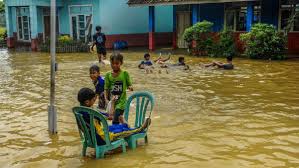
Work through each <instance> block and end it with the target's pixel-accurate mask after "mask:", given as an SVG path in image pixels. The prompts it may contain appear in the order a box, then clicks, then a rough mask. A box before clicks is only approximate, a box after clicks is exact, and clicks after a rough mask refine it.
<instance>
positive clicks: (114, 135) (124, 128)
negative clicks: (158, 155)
mask: <svg viewBox="0 0 299 168" xmlns="http://www.w3.org/2000/svg"><path fill="white" fill-rule="evenodd" d="M78 101H79V102H80V105H81V106H85V107H90V108H92V106H93V105H94V103H95V101H96V94H95V92H94V91H93V90H91V89H89V88H82V89H80V91H79V93H78ZM80 113H81V114H82V115H83V119H84V121H85V122H86V123H90V117H89V114H88V113H87V112H84V111H82V112H80ZM100 114H101V113H100ZM150 123H151V119H150V118H146V119H145V122H144V123H143V124H142V126H141V127H138V128H134V129H132V128H129V127H128V125H127V124H118V125H111V126H109V137H110V140H111V141H114V140H116V139H118V138H125V137H128V136H130V135H132V134H136V133H140V132H143V131H144V130H145V129H147V128H148V126H149V125H150ZM94 124H95V125H94V126H95V128H96V132H97V134H96V138H97V143H98V145H104V144H105V141H104V139H105V138H104V130H103V127H102V125H101V123H100V119H99V118H96V117H95V121H94Z"/></svg>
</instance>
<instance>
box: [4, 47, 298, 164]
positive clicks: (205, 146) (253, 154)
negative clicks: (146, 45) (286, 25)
mask: <svg viewBox="0 0 299 168" xmlns="http://www.w3.org/2000/svg"><path fill="white" fill-rule="evenodd" d="M124 55H125V64H124V68H125V69H126V70H128V71H129V72H130V73H131V76H132V77H133V82H134V87H135V90H148V91H151V92H153V93H154V94H155V96H156V101H157V105H156V108H155V111H154V113H153V124H152V126H151V128H150V137H149V138H150V139H149V141H150V143H149V145H147V146H143V145H142V146H141V147H139V148H138V149H137V150H136V151H130V150H129V151H128V153H127V154H125V155H122V154H120V153H118V152H115V153H114V154H112V155H108V156H107V157H106V158H105V159H103V160H94V159H93V157H92V156H90V157H86V158H83V157H81V156H80V152H81V144H80V141H79V135H78V132H77V127H76V124H75V121H74V117H73V114H72V113H71V108H72V107H73V106H75V105H77V102H76V94H77V92H78V90H79V89H80V88H81V87H90V88H92V87H93V85H92V83H91V82H90V79H89V74H88V68H89V66H90V65H92V64H94V63H96V60H97V59H96V56H95V55H90V54H61V55H58V58H57V61H58V63H59V71H58V73H57V96H56V98H57V102H56V104H57V107H58V131H59V134H58V136H50V137H49V134H48V132H47V124H48V123H47V105H48V99H49V86H50V85H49V76H50V59H49V54H47V53H27V52H21V53H14V52H12V53H8V52H7V51H0V65H1V66H0V84H1V85H0V86H1V87H0V100H1V101H0V148H1V150H0V165H1V166H3V167H12V166H13V167H45V166H46V167H58V166H59V167H91V166H97V167H100V166H103V167H106V166H107V167H108V166H109V167H173V166H176V167H191V166H195V167H199V166H201V167H230V168H231V167H298V166H299V157H298V156H299V152H298V151H299V133H298V132H299V122H298V119H299V114H298V110H299V105H298V100H299V91H298V80H299V68H298V67H299V66H298V65H299V62H298V61H296V60H293V61H284V62H269V61H256V60H246V59H236V60H235V64H236V65H237V68H236V70H234V71H222V70H212V69H202V68H201V67H199V66H198V64H199V63H200V62H208V61H211V60H208V59H207V58H195V57H186V59H185V60H186V62H187V63H188V64H190V65H191V71H190V72H186V71H182V70H178V69H171V70H170V71H169V74H166V73H164V72H163V71H162V73H161V74H159V73H157V72H154V73H153V74H145V73H144V72H140V71H139V70H137V69H136V66H137V64H138V62H139V60H140V59H141V58H142V57H143V53H142V52H125V53H124ZM153 56H154V57H157V56H158V55H155V54H154V55H153ZM176 59H177V56H174V57H173V58H172V60H173V62H175V61H176ZM102 70H103V71H104V72H106V71H108V70H109V67H106V68H103V69H102ZM104 72H103V73H104ZM89 155H93V151H92V150H89Z"/></svg>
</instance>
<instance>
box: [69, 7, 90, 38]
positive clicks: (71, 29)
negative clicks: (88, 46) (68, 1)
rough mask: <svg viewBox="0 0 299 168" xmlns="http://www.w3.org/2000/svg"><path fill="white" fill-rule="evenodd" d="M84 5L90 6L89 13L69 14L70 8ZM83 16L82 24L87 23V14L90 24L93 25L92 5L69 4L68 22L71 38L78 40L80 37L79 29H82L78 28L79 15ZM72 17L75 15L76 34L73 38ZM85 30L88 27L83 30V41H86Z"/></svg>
mask: <svg viewBox="0 0 299 168" xmlns="http://www.w3.org/2000/svg"><path fill="white" fill-rule="evenodd" d="M85 6H89V7H91V14H71V8H72V7H85ZM82 15H83V16H84V24H85V25H86V23H87V20H86V18H87V17H89V16H91V20H90V24H91V25H93V7H92V5H91V4H86V5H69V24H70V37H72V38H73V40H78V41H80V40H81V39H80V30H83V29H80V28H79V16H82ZM73 17H76V28H77V30H76V31H77V32H76V34H77V39H74V37H73V33H74V32H73V26H72V25H73ZM87 31H88V29H87V30H85V39H84V42H87V38H88V37H87V34H88V33H87Z"/></svg>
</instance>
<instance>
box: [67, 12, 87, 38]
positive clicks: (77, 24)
mask: <svg viewBox="0 0 299 168" xmlns="http://www.w3.org/2000/svg"><path fill="white" fill-rule="evenodd" d="M91 18H92V17H91V15H89V16H87V15H77V16H72V27H71V29H72V37H73V39H75V40H80V41H84V42H86V41H89V40H90V38H89V37H87V36H88V35H89V34H90V33H89V30H90V29H89V27H90V25H91V22H92V21H91Z"/></svg>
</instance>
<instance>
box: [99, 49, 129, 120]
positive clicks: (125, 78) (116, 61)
mask: <svg viewBox="0 0 299 168" xmlns="http://www.w3.org/2000/svg"><path fill="white" fill-rule="evenodd" d="M110 63H111V68H112V71H111V72H108V73H107V74H106V76H105V101H106V103H107V104H108V102H109V100H108V99H109V95H111V99H113V100H116V102H115V112H114V116H113V121H112V124H119V123H126V121H125V119H124V116H123V114H124V110H125V106H126V102H127V94H126V90H127V89H129V90H130V91H133V87H132V81H131V78H130V75H129V73H128V72H127V71H124V70H121V65H122V64H123V56H122V55H121V54H120V53H113V54H112V55H111V57H110Z"/></svg>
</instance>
